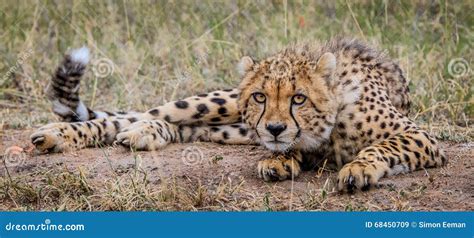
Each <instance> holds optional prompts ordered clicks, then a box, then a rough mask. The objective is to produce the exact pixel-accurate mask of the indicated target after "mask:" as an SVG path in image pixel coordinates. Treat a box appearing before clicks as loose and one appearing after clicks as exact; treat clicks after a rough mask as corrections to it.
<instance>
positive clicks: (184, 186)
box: [0, 130, 474, 211]
mask: <svg viewBox="0 0 474 238" xmlns="http://www.w3.org/2000/svg"><path fill="white" fill-rule="evenodd" d="M30 133H31V131H29V130H23V131H18V130H6V131H4V132H3V133H2V135H1V141H2V144H1V146H0V151H2V152H3V151H6V150H7V152H8V151H10V152H9V153H10V154H13V155H14V156H13V157H11V158H12V159H9V160H10V161H7V160H5V162H4V164H3V165H2V166H1V168H0V175H1V177H2V178H3V180H2V183H0V186H2V187H3V188H0V201H1V202H0V209H2V210H267V211H268V210H430V211H435V210H436V211H447V210H464V211H465V210H471V211H472V210H473V209H474V183H473V180H474V167H473V161H474V144H473V143H472V142H471V143H460V144H459V143H458V144H456V143H451V142H443V143H442V147H443V148H444V149H445V152H446V154H447V157H448V158H449V165H448V166H447V167H445V168H440V169H429V170H421V171H416V172H414V173H410V174H403V175H398V176H395V177H390V178H383V179H382V180H381V182H380V186H379V187H378V188H373V189H371V190H370V191H368V192H356V193H355V194H339V193H338V192H335V191H334V189H333V186H334V181H335V177H336V173H335V172H331V171H323V170H320V171H310V172H304V173H303V174H302V175H301V176H299V177H298V178H295V179H294V181H291V180H290V181H284V182H276V183H267V182H264V181H262V180H260V179H259V178H257V173H256V165H257V161H258V160H259V159H261V158H262V157H264V156H265V155H266V153H267V152H266V151H265V150H264V149H263V148H261V147H258V146H228V145H218V144H213V143H194V144H173V145H170V146H168V147H166V148H165V149H163V150H161V151H156V152H131V151H129V150H128V149H126V148H123V147H120V146H117V147H107V148H91V149H84V150H81V151H77V152H70V153H63V154H49V155H35V153H34V152H33V151H32V147H31V145H30V144H29V139H28V136H29V134H30ZM12 146H18V147H20V148H21V149H23V151H21V152H20V150H21V149H20V148H18V147H12ZM8 148H10V149H8ZM11 148H13V149H14V150H16V151H17V152H15V153H13V152H11V151H12V149H11ZM15 156H16V157H15ZM4 159H7V156H6V155H5V156H4ZM6 169H8V170H6ZM68 183H70V186H69V185H68ZM53 188H54V189H53Z"/></svg>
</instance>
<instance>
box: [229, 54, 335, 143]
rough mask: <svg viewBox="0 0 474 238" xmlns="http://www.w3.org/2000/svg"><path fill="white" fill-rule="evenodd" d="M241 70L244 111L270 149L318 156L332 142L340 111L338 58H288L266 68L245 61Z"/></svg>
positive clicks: (265, 63)
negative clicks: (335, 89)
mask: <svg viewBox="0 0 474 238" xmlns="http://www.w3.org/2000/svg"><path fill="white" fill-rule="evenodd" d="M239 68H240V69H239V70H240V73H241V74H242V77H243V80H242V82H241V83H240V86H239V88H240V97H239V101H238V107H239V111H240V113H241V115H242V117H243V120H244V122H245V123H247V124H249V125H250V126H251V127H252V128H253V129H255V130H256V132H257V134H258V136H259V138H260V140H261V142H262V143H263V144H264V145H265V146H266V147H267V148H268V149H270V150H272V151H280V152H284V151H288V150H291V149H293V148H295V149H303V150H312V149H316V148H317V147H318V146H319V145H320V144H321V143H322V142H324V141H328V139H329V137H330V134H331V130H332V128H333V126H334V122H335V117H336V111H337V110H336V107H337V105H335V102H334V100H333V93H332V92H331V86H330V84H331V80H332V77H333V75H334V73H335V69H336V57H335V56H334V54H332V53H324V54H321V55H320V57H317V58H316V57H315V58H311V57H305V53H302V54H301V53H300V54H297V53H295V54H293V55H291V54H288V53H287V52H285V53H280V54H279V55H276V56H273V57H270V58H267V59H265V60H263V61H260V62H255V61H254V60H252V59H251V58H250V57H248V56H245V57H243V58H242V59H241V61H240V63H239Z"/></svg>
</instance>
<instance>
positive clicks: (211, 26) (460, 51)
mask: <svg viewBox="0 0 474 238" xmlns="http://www.w3.org/2000/svg"><path fill="white" fill-rule="evenodd" d="M473 6H474V2H473V1H470V0H460V1H438V0H433V1H388V0H386V1H375V0H374V1H369V0H365V1H307V0H300V1H258V0H257V1H231V2H230V1H184V0H182V1H138V0H136V1H26V0H19V1H12V0H6V1H0V29H2V30H1V31H0V73H1V74H0V75H1V77H0V80H1V81H0V108H1V111H2V112H1V115H0V116H1V117H2V121H3V122H0V123H3V124H4V126H5V125H8V126H10V127H18V128H23V127H29V126H37V125H39V124H41V123H45V122H46V121H52V120H54V118H53V115H52V114H51V113H50V104H49V102H48V101H47V99H46V98H45V95H44V90H45V88H46V87H47V85H48V82H49V78H50V75H51V73H53V72H54V70H55V67H56V65H57V64H58V62H59V61H60V60H61V59H62V56H63V53H65V52H67V51H68V50H71V49H72V48H74V47H80V46H82V45H86V46H88V47H90V48H91V50H92V54H93V63H94V62H95V61H97V60H98V59H102V58H106V59H109V60H111V61H112V62H113V65H114V70H113V73H112V74H111V75H110V76H108V77H105V78H99V77H95V75H94V73H93V70H92V68H93V67H94V64H92V65H91V66H90V67H89V70H88V71H87V74H86V77H85V78H84V80H83V82H82V83H83V85H82V88H81V91H82V98H83V100H85V101H86V102H87V103H88V104H89V105H91V106H93V107H95V108H102V109H105V108H107V109H109V110H114V109H122V110H131V109H133V110H146V109H147V108H149V107H151V106H155V105H157V104H159V103H163V102H166V101H170V100H175V99H177V98H180V97H184V96H188V95H192V94H196V93H199V92H204V91H207V90H212V89H221V88H229V87H233V86H235V85H237V84H238V82H239V77H238V75H237V72H236V71H235V70H234V68H235V64H236V62H237V61H238V59H239V58H240V57H241V56H243V55H252V56H254V57H256V58H257V59H258V58H262V57H265V56H267V55H269V54H272V53H273V52H275V51H277V50H278V49H281V48H282V47H284V46H285V45H286V44H288V43H289V42H295V41H307V40H311V39H319V40H325V39H328V38H330V37H332V36H336V35H342V36H353V37H357V38H360V39H363V40H366V41H368V42H369V43H371V44H373V45H376V46H378V47H379V48H382V49H386V50H388V53H389V54H390V55H391V57H392V58H394V59H396V60H397V61H398V62H400V65H401V66H402V69H403V70H404V71H405V73H406V75H407V78H408V79H409V80H410V88H411V92H412V99H413V108H412V112H413V113H412V117H413V118H414V119H415V120H417V121H419V122H422V123H423V124H424V125H426V126H427V127H429V128H430V129H433V128H435V129H436V128H441V129H442V131H443V132H442V133H440V134H439V136H440V137H442V138H444V137H446V138H447V139H450V138H451V139H453V136H454V134H456V133H454V132H453V130H454V131H457V129H456V128H459V127H461V128H468V130H465V129H462V131H463V132H464V133H466V131H467V133H471V132H472V123H473V122H474V120H473V115H474V104H473V91H474V84H473V75H474V74H473V69H472V67H473V59H474V50H473V41H474V29H473V28H474V16H473V14H472V12H474V11H473ZM450 63H451V66H453V67H454V66H456V68H455V70H450V69H449V67H448V66H450ZM455 63H456V64H455ZM457 63H460V64H461V65H459V64H457ZM446 128H448V129H446ZM471 136H472V134H471ZM454 139H455V138H454Z"/></svg>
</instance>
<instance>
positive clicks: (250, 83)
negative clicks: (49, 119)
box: [31, 38, 447, 192]
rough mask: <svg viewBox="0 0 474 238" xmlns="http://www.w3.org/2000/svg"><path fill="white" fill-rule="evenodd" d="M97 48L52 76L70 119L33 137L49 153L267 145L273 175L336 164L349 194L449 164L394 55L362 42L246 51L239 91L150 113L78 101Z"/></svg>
mask: <svg viewBox="0 0 474 238" xmlns="http://www.w3.org/2000/svg"><path fill="white" fill-rule="evenodd" d="M88 58H89V55H88V50H87V49H85V48H82V49H79V50H75V51H73V52H72V53H71V54H69V55H66V56H65V59H64V62H63V63H62V64H61V65H60V66H59V67H58V69H57V71H56V74H55V75H54V76H53V78H52V87H51V90H50V94H49V95H50V98H51V100H52V101H53V110H54V112H55V113H56V114H58V115H59V116H60V117H61V118H62V119H63V120H64V121H65V122H59V123H52V124H49V125H46V126H44V127H41V128H39V129H38V130H37V131H36V132H34V133H33V134H32V135H31V140H32V143H33V144H34V145H35V146H36V148H37V149H38V150H39V151H42V152H62V151H67V150H77V149H81V148H84V147H89V146H97V145H107V144H111V143H114V142H115V143H119V144H122V145H124V146H126V147H130V148H133V149H137V150H158V149H160V148H163V147H164V146H166V145H167V144H169V143H179V142H194V141H206V142H217V143H221V144H260V145H262V146H264V147H265V148H267V149H268V150H270V151H271V155H270V156H269V157H268V158H262V160H260V161H259V162H258V166H257V172H258V176H259V177H260V178H262V179H263V180H264V181H280V180H286V179H292V178H295V177H297V176H298V175H299V174H300V173H301V172H302V171H303V170H310V169H314V168H316V167H317V166H320V165H321V163H322V162H327V164H329V165H331V166H332V167H333V168H335V169H338V175H337V182H336V188H337V190H339V191H341V192H353V191H356V190H362V191H364V190H367V189H369V188H370V187H372V186H374V185H377V183H378V182H379V180H380V179H381V178H383V177H388V176H393V175H396V174H400V173H407V172H411V171H415V170H418V169H423V168H430V167H440V166H444V165H445V164H446V163H447V159H446V157H445V156H444V154H443V151H442V150H441V149H440V148H439V147H438V145H437V142H436V140H435V138H433V136H431V135H429V134H428V133H427V132H426V131H424V130H422V129H420V128H419V127H418V126H417V125H416V124H415V123H413V122H412V121H411V120H410V119H409V118H408V117H407V114H408V112H409V107H410V99H409V90H408V82H407V80H406V78H405V77H404V75H403V72H402V70H401V69H400V67H399V66H398V65H397V64H396V63H395V62H394V61H392V60H391V59H390V58H388V56H386V55H385V54H384V53H381V52H380V51H378V50H376V49H374V48H373V47H370V46H368V45H367V44H365V43H363V42H360V41H358V40H355V39H344V38H337V39H332V40H329V41H327V42H325V43H317V42H315V43H299V44H293V45H290V46H288V47H287V48H285V49H283V50H282V51H280V52H278V53H276V54H274V55H271V56H269V57H267V58H265V59H263V60H260V61H256V60H254V59H252V58H251V57H249V56H244V57H242V59H241V60H240V62H239V64H238V69H239V72H240V74H241V76H242V81H241V83H240V85H239V86H238V87H237V88H235V89H228V90H219V91H214V92H210V93H205V94H199V95H196V96H191V97H188V98H185V99H182V100H178V101H173V102H168V103H165V104H163V105H161V106H159V107H156V108H152V109H150V110H148V111H146V112H141V113H139V112H131V113H110V112H101V111H94V110H92V109H90V108H88V107H87V106H86V105H85V104H84V103H83V102H82V101H81V100H80V98H79V90H78V85H79V81H80V78H81V76H82V75H83V74H84V71H85V69H86V65H87V63H88V60H89V59H88Z"/></svg>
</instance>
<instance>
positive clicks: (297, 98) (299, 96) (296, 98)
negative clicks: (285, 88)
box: [291, 94, 306, 105]
mask: <svg viewBox="0 0 474 238" xmlns="http://www.w3.org/2000/svg"><path fill="white" fill-rule="evenodd" d="M291 101H292V102H293V104H294V105H301V104H303V103H304V102H305V101H306V96H305V95H303V94H296V95H295V96H293V99H292V100H291Z"/></svg>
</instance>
